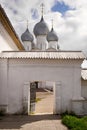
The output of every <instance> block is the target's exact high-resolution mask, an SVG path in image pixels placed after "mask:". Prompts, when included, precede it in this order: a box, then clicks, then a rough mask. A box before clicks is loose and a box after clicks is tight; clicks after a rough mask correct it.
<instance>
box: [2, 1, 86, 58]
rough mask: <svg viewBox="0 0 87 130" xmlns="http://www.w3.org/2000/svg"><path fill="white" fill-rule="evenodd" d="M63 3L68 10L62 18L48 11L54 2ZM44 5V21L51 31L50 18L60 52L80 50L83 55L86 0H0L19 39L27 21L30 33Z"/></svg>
mask: <svg viewBox="0 0 87 130" xmlns="http://www.w3.org/2000/svg"><path fill="white" fill-rule="evenodd" d="M57 1H58V2H63V3H64V4H65V5H67V6H68V7H70V9H71V10H67V11H66V12H65V14H64V15H62V13H61V12H52V10H51V9H52V7H53V6H54V5H55V3H56V2H57ZM42 2H43V3H44V5H45V7H44V19H45V21H46V22H47V23H48V26H49V28H50V29H51V19H54V29H55V31H56V32H57V34H58V37H59V45H60V48H61V49H63V50H67V49H68V50H82V51H84V53H85V54H86V56H87V0H74V1H73V0H35V1H33V2H31V0H27V2H26V0H0V3H1V4H2V6H3V7H4V9H5V11H6V13H7V15H8V17H9V19H10V20H11V22H12V24H13V26H14V28H15V30H16V32H17V33H18V35H19V37H20V36H21V34H22V33H23V32H24V31H25V29H26V21H27V19H28V20H29V30H30V31H31V32H32V33H33V28H34V25H35V24H36V23H37V22H38V21H39V20H40V17H41V7H40V5H41V3H42Z"/></svg>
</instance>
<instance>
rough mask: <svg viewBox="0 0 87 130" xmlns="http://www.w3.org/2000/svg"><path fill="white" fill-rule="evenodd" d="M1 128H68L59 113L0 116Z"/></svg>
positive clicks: (25, 129) (0, 129) (22, 129)
mask: <svg viewBox="0 0 87 130" xmlns="http://www.w3.org/2000/svg"><path fill="white" fill-rule="evenodd" d="M0 119H1V120H0V130H19V129H20V130H67V128H66V127H65V126H64V125H62V123H61V119H60V117H59V116H58V115H33V116H23V115H22V116H6V117H0Z"/></svg>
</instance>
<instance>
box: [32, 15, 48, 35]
mask: <svg viewBox="0 0 87 130" xmlns="http://www.w3.org/2000/svg"><path fill="white" fill-rule="evenodd" d="M48 32H49V29H48V27H47V24H46V23H45V21H44V19H43V16H42V18H41V20H40V22H39V23H37V24H36V25H35V27H34V34H35V36H36V37H37V36H38V35H47V34H48Z"/></svg>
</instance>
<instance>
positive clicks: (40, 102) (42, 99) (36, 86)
mask: <svg viewBox="0 0 87 130" xmlns="http://www.w3.org/2000/svg"><path fill="white" fill-rule="evenodd" d="M53 86H54V82H50V81H35V82H32V83H30V114H36V115H39V114H40V115H42V114H53V105H54V91H53V90H54V89H53Z"/></svg>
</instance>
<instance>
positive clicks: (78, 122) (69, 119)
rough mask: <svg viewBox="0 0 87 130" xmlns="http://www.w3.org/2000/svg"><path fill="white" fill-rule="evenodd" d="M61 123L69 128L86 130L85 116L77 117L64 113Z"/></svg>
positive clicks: (71, 129)
mask: <svg viewBox="0 0 87 130" xmlns="http://www.w3.org/2000/svg"><path fill="white" fill-rule="evenodd" d="M62 123H63V124H64V125H66V126H67V127H68V128H69V129H70V130H87V116H85V117H83V118H78V117H76V116H72V115H65V116H63V117H62Z"/></svg>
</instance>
